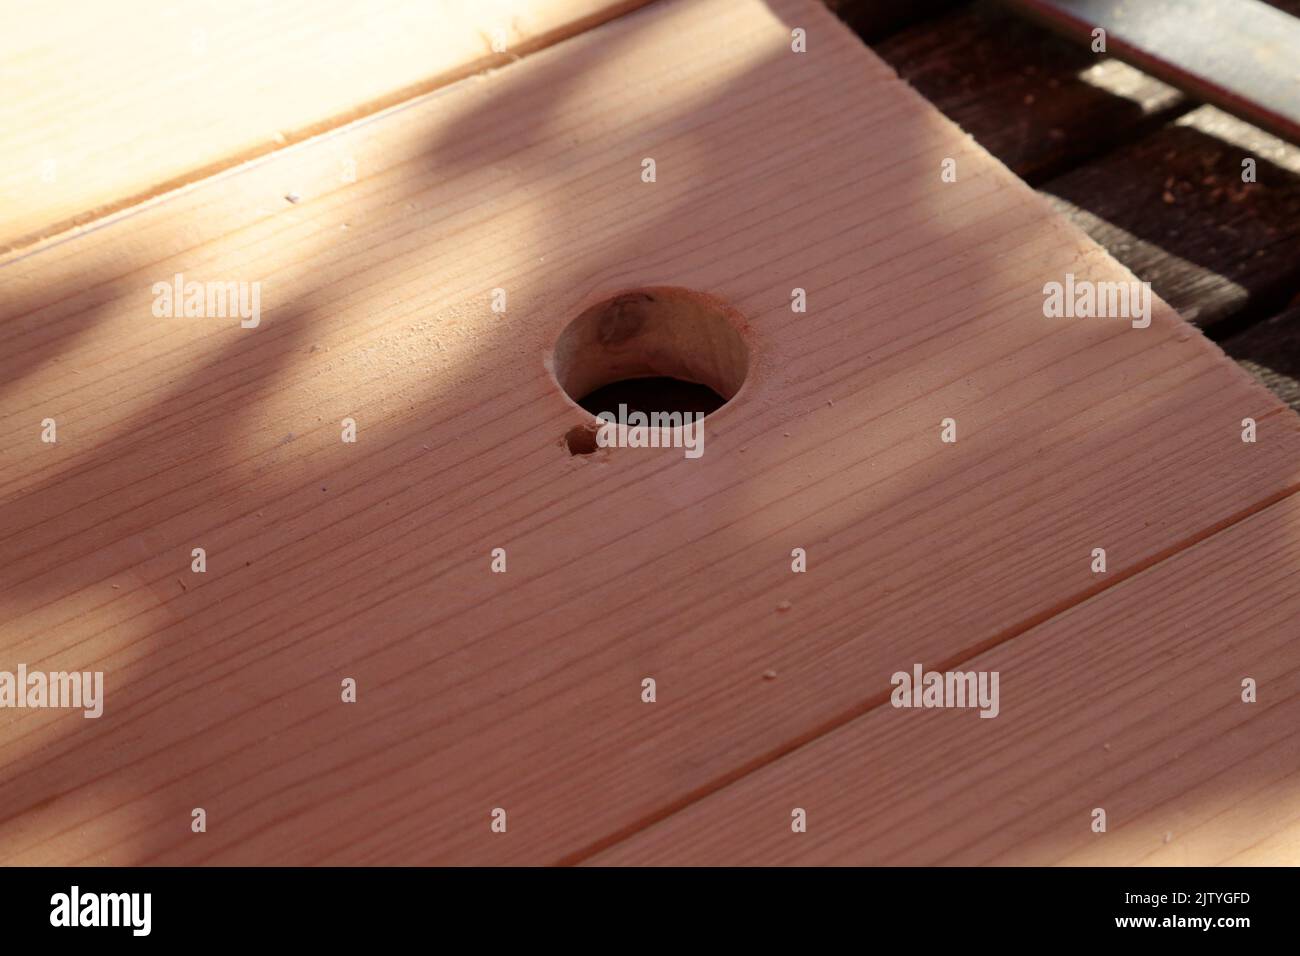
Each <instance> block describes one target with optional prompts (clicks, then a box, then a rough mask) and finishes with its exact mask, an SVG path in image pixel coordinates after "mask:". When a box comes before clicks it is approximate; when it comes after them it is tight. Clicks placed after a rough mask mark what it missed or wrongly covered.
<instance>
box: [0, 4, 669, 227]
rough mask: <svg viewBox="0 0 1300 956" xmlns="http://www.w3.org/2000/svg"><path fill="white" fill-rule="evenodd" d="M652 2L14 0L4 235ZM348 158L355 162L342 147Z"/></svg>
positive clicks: (275, 144)
mask: <svg viewBox="0 0 1300 956" xmlns="http://www.w3.org/2000/svg"><path fill="white" fill-rule="evenodd" d="M644 2H647V0H532V2H525V0H419V2H413V0H371V2H367V3H361V4H358V3H346V2H320V0H311V2H309V0H274V2H271V3H267V2H265V0H222V2H213V0H175V2H169V3H167V4H165V5H164V4H159V3H140V2H128V3H125V4H108V3H98V2H95V0H71V2H62V3H21V2H9V3H5V4H3V6H2V7H0V20H2V21H3V22H4V25H5V26H4V30H3V31H2V32H0V88H3V89H4V90H5V95H4V97H3V98H0V130H3V131H4V143H5V162H4V164H3V167H0V209H3V210H4V216H3V219H2V220H0V251H3V250H6V249H14V248H21V247H23V246H26V245H29V244H31V243H32V242H34V241H35V240H37V239H40V238H41V237H43V236H49V235H54V234H57V233H59V232H61V231H63V230H66V229H68V228H70V227H73V226H76V225H80V224H83V223H86V222H89V221H91V220H93V219H95V218H97V217H99V216H101V215H104V214H105V213H108V212H112V211H113V210H116V209H121V208H124V207H126V206H129V205H131V204H133V203H136V202H139V201H140V200H141V199H144V198H147V197H149V196H153V195H156V194H158V193H160V192H163V191H165V190H168V189H172V188H175V187H177V186H180V185H183V184H185V183H187V182H193V181H195V180H197V179H199V178H202V177H203V176H204V175H207V174H210V173H212V172H214V171H216V170H218V169H222V168H225V167H229V166H231V165H234V164H236V163H239V162H242V161H244V160H247V159H249V158H252V157H254V156H258V155H261V154H264V153H268V152H271V151H273V150H275V149H278V148H280V147H282V146H283V145H285V144H286V143H292V142H296V141H298V140H301V139H305V138H306V137H308V136H311V135H314V134H317V133H319V132H321V131H322V130H325V129H328V128H330V127H332V126H337V125H339V124H341V123H343V122H346V121H348V120H351V119H355V118H356V117H358V116H362V115H365V114H367V113H371V112H374V111H376V110H378V109H381V108H383V107H385V106H388V105H391V104H393V103H397V102H400V101H402V100H405V99H408V98H410V97H411V96H414V95H417V94H419V93H422V92H426V91H428V90H431V89H434V88H435V87H438V86H445V85H446V84H448V83H451V82H453V81H455V80H457V79H460V78H462V77H464V76H467V75H469V74H470V73H474V72H478V71H482V70H485V69H488V68H490V67H494V66H502V65H504V64H506V63H509V62H511V61H512V60H513V59H515V58H517V57H519V56H521V55H524V54H527V53H529V52H531V51H534V50H537V49H540V48H541V47H543V46H547V45H550V44H552V43H555V42H557V41H559V40H561V39H563V38H565V37H567V36H572V35H574V34H576V33H580V32H582V31H583V30H586V29H590V28H591V27H592V26H595V25H596V24H598V23H601V22H603V21H605V20H607V19H610V18H612V17H615V16H618V15H620V14H622V13H625V12H627V11H628V10H631V9H634V8H636V7H638V6H640V5H641V4H642V3H644ZM494 40H499V41H500V42H499V43H498V44H497V47H498V48H500V47H504V49H502V50H500V52H498V49H494V47H493V42H494ZM338 172H339V175H351V174H352V172H351V170H350V169H348V168H346V167H344V166H343V163H342V161H340V164H339V170H338Z"/></svg>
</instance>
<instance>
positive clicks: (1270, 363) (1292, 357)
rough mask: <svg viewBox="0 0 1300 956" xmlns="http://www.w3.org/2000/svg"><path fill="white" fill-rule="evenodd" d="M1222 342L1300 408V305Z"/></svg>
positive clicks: (1278, 392) (1237, 358)
mask: <svg viewBox="0 0 1300 956" xmlns="http://www.w3.org/2000/svg"><path fill="white" fill-rule="evenodd" d="M1221 344H1222V346H1223V350H1224V351H1225V352H1227V353H1228V354H1229V355H1231V356H1232V357H1233V358H1234V359H1236V360H1237V362H1238V363H1240V364H1241V365H1242V366H1243V367H1245V368H1246V369H1247V370H1248V371H1250V372H1251V374H1253V375H1254V376H1255V377H1256V378H1258V379H1259V380H1260V381H1261V382H1263V383H1264V385H1266V386H1267V387H1268V388H1269V389H1271V390H1272V392H1273V394H1275V395H1277V397H1278V398H1280V399H1282V401H1284V402H1286V403H1287V404H1288V405H1290V406H1291V407H1292V408H1294V409H1295V410H1296V411H1298V412H1300V305H1296V306H1293V307H1292V308H1290V309H1288V310H1287V311H1285V312H1282V313H1280V314H1278V315H1275V316H1273V317H1272V318H1270V319H1266V320H1264V321H1263V322H1260V323H1258V324H1256V325H1254V326H1251V327H1250V328H1249V329H1247V330H1246V331H1245V332H1242V333H1240V334H1238V335H1234V336H1233V337H1232V338H1230V339H1228V340H1226V341H1225V342H1222V343H1221Z"/></svg>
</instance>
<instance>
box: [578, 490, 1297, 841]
mask: <svg viewBox="0 0 1300 956" xmlns="http://www.w3.org/2000/svg"><path fill="white" fill-rule="evenodd" d="M1298 566H1300V499H1297V498H1296V497H1294V496H1292V497H1290V498H1287V499H1284V500H1283V501H1280V502H1278V503H1277V504H1275V505H1273V506H1272V507H1270V508H1267V509H1265V510H1264V511H1262V512H1260V513H1259V514H1256V515H1253V516H1252V517H1250V518H1248V519H1247V520H1245V521H1243V522H1241V523H1240V524H1237V525H1234V526H1233V527H1231V528H1229V529H1227V530H1225V531H1223V532H1222V533H1220V534H1217V535H1215V536H1213V537H1211V538H1208V539H1206V540H1205V541H1202V542H1201V543H1200V544H1197V545H1195V546H1193V547H1191V548H1189V549H1187V550H1185V551H1182V552H1180V553H1179V554H1177V555H1175V556H1174V557H1172V558H1170V559H1169V560H1168V561H1165V562H1163V563H1161V564H1159V565H1157V566H1155V567H1153V568H1151V569H1149V570H1147V571H1144V572H1143V573H1141V574H1139V575H1137V576H1136V577H1134V578H1131V579H1130V580H1128V581H1125V582H1123V583H1122V584H1119V585H1117V586H1116V587H1114V588H1111V589H1109V590H1108V591H1106V592H1104V593H1102V594H1099V595H1097V596H1096V597H1094V598H1092V599H1091V600H1089V601H1086V602H1084V603H1083V604H1080V605H1077V606H1075V607H1073V608H1071V609H1069V610H1068V611H1066V612H1064V613H1062V614H1060V615H1058V616H1057V617H1055V618H1053V619H1052V620H1051V621H1049V622H1047V623H1045V624H1042V625H1040V626H1038V627H1036V628H1033V629H1032V630H1030V631H1027V632H1026V633H1024V634H1021V635H1020V636H1019V637H1017V638H1015V639H1014V640H1011V641H1008V642H1007V643H1005V644H1003V645H1001V646H999V647H997V648H995V649H993V650H991V651H989V652H988V653H986V654H981V655H979V656H978V657H975V658H973V659H972V660H970V661H967V662H966V663H965V664H963V667H962V669H963V670H989V671H998V672H999V673H1000V675H1001V690H1002V700H1003V704H1004V706H1003V709H1002V712H1001V714H1000V715H999V716H998V717H997V718H996V719H993V720H981V719H979V718H978V717H977V716H976V714H975V713H973V712H971V711H954V710H923V711H911V710H906V709H895V708H893V707H891V706H889V705H885V706H882V707H879V708H877V709H875V710H873V711H871V712H870V713H869V714H866V715H864V716H862V717H860V718H858V719H857V720H855V721H853V722H851V723H849V724H848V725H846V726H844V727H841V728H840V729H838V730H836V731H834V732H833V733H831V734H828V735H827V736H825V737H822V738H820V739H818V740H816V741H815V742H813V743H812V744H810V745H809V746H807V747H805V748H803V749H802V750H799V751H798V752H796V753H793V754H791V755H789V756H788V757H786V758H784V759H782V760H778V761H776V762H775V763H773V764H771V765H769V766H767V767H764V768H763V769H762V770H760V771H758V772H756V773H753V774H751V775H750V776H748V777H745V778H744V779H743V780H741V781H739V782H737V783H735V784H733V785H732V786H730V787H727V788H726V789H724V790H721V791H719V792H718V793H715V794H713V795H712V796H710V797H708V798H707V799H705V800H702V801H700V802H699V803H697V804H695V805H694V806H692V807H690V808H688V809H686V810H684V811H683V812H681V813H679V814H677V815H675V816H673V817H671V818H670V819H668V820H666V821H664V822H663V823H661V824H658V825H657V826H653V827H650V828H649V829H647V830H645V831H643V832H641V833H638V834H637V835H636V836H634V837H633V838H631V839H630V840H628V841H627V842H625V843H623V844H621V845H619V846H617V847H614V848H613V849H611V850H610V851H608V852H606V853H603V854H601V855H598V856H597V857H595V858H594V859H593V860H592V862H593V863H601V864H613V863H620V864H627V863H638V864H645V863H685V864H701V863H708V864H720V863H729V864H744V863H797V864H863V863H873V864H881V863H888V864H930V865H934V864H966V865H970V864H1001V865H1006V864H1038V865H1042V864H1058V863H1065V864H1112V865H1114V864H1163V865H1217V864H1224V863H1236V864H1242V863H1272V864H1278V863H1294V862H1295V861H1296V838H1297V834H1300V738H1297V735H1296V733H1295V728H1296V726H1297V723H1298V722H1300V643H1297V642H1296V639H1295V627H1296V621H1297V620H1300V575H1297V574H1296V568H1297V567H1298ZM1245 677H1252V678H1254V679H1255V681H1256V682H1257V685H1258V694H1259V696H1258V701H1257V702H1256V703H1254V704H1246V703H1243V702H1242V700H1241V693H1242V685H1241V682H1242V679H1243V678H1245ZM1011 701H1014V703H1013V704H1012V703H1008V702H1011ZM792 807H802V808H804V809H805V810H806V811H807V814H808V830H807V832H806V833H802V834H795V833H792V832H791V829H790V819H791V818H790V813H791V808H792ZM1098 807H1100V808H1102V809H1104V810H1105V811H1106V814H1107V832H1105V833H1094V832H1092V829H1091V825H1092V811H1093V809H1094V808H1098Z"/></svg>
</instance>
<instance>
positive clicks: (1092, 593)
mask: <svg viewBox="0 0 1300 956" xmlns="http://www.w3.org/2000/svg"><path fill="white" fill-rule="evenodd" d="M1285 411H1289V409H1287V408H1286V407H1285V406H1283V407H1280V408H1278V409H1275V410H1274V411H1273V412H1269V413H1268V415H1267V416H1261V419H1262V418H1264V417H1270V416H1272V415H1274V414H1276V413H1278V412H1285ZM1297 492H1300V482H1296V483H1295V484H1292V485H1289V486H1287V487H1286V488H1284V489H1283V490H1281V491H1278V492H1276V493H1274V494H1272V495H1269V496H1268V497H1266V498H1264V499H1262V500H1261V501H1258V502H1256V503H1255V504H1253V505H1250V506H1248V507H1247V508H1245V509H1243V510H1242V511H1239V512H1237V513H1236V514H1234V515H1232V516H1230V517H1228V518H1225V519H1223V520H1221V521H1219V522H1217V523H1216V524H1214V525H1211V526H1210V527H1209V528H1206V529H1204V530H1202V531H1198V532H1196V533H1195V534H1193V535H1190V536H1189V537H1187V538H1186V539H1184V540H1183V541H1181V542H1179V543H1176V544H1173V545H1170V546H1169V547H1167V548H1165V549H1163V550H1161V551H1158V552H1156V553H1155V554H1153V555H1151V556H1150V557H1149V558H1147V559H1145V560H1143V561H1139V562H1137V563H1136V564H1134V565H1133V566H1132V567H1131V568H1128V569H1126V570H1124V571H1120V572H1118V573H1116V574H1114V575H1108V577H1107V580H1106V581H1105V582H1104V583H1099V584H1098V585H1096V586H1095V587H1092V588H1089V589H1087V590H1086V591H1083V592H1082V593H1081V594H1079V595H1078V596H1076V597H1075V598H1073V599H1067V600H1065V601H1062V602H1061V603H1059V604H1057V605H1056V606H1054V607H1051V608H1048V609H1046V610H1043V611H1040V612H1039V613H1037V614H1034V615H1031V616H1030V617H1028V618H1027V619H1025V620H1024V621H1022V622H1021V623H1019V624H1016V625H1013V626H1012V627H1009V628H1006V629H1005V630H1003V631H1002V632H1001V633H999V634H995V635H993V636H992V637H990V638H988V639H987V640H984V641H981V642H980V643H979V644H976V645H975V646H974V647H971V648H968V649H966V650H964V651H962V652H961V653H959V654H955V655H953V656H952V657H949V658H946V659H945V660H942V661H940V662H939V663H938V664H936V665H934V667H933V669H934V670H938V671H949V670H954V669H955V668H957V667H959V666H960V665H961V664H964V663H965V662H966V661H969V660H971V659H972V658H975V657H979V656H980V655H981V654H985V653H987V652H988V651H991V650H993V649H994V648H996V647H998V646H1000V645H1002V644H1006V643H1009V642H1010V641H1013V640H1015V639H1016V638H1017V637H1020V636H1021V635H1022V634H1025V633H1026V632H1028V631H1031V630H1033V629H1034V628H1036V627H1038V626H1040V625H1042V624H1045V623H1047V622H1048V621H1049V620H1051V619H1052V618H1054V617H1057V616H1059V615H1061V614H1064V613H1065V612H1066V611H1069V610H1071V609H1072V608H1074V607H1077V606H1078V605H1080V604H1083V603H1084V602H1085V601H1088V600H1091V599H1092V598H1094V597H1096V596H1097V595H1099V594H1102V593H1104V592H1106V591H1109V590H1110V589H1111V588H1113V587H1116V586H1117V585H1120V584H1123V583H1124V582H1125V581H1128V580H1129V579H1131V578H1134V577H1136V576H1138V575H1139V574H1142V573H1143V572H1145V571H1147V570H1150V569H1151V568H1153V567H1155V566H1156V565H1158V564H1163V563H1164V562H1165V561H1168V560H1169V559H1170V558H1173V557H1176V556H1177V555H1179V554H1182V553H1183V552H1184V551H1189V550H1191V549H1192V548H1194V547H1196V546H1197V545H1199V544H1201V543H1202V542H1204V541H1206V540H1207V539H1209V538H1212V537H1214V536H1215V535H1218V534H1220V533H1222V532H1224V531H1226V530H1228V529H1229V528H1231V527H1233V526H1235V525H1237V524H1240V523H1241V522H1243V521H1245V520H1246V519H1248V518H1251V517H1253V516H1254V515H1256V514H1258V513H1259V512H1261V511H1264V510H1265V509H1267V508H1271V507H1273V505H1275V504H1277V503H1278V502H1280V501H1283V500H1285V499H1286V498H1289V497H1291V496H1292V495H1294V494H1296V493H1297ZM890 696H891V692H890V691H883V692H881V693H879V694H875V695H873V696H871V697H868V698H867V699H866V700H864V701H862V702H861V703H859V704H857V705H855V706H854V707H851V708H850V709H848V710H847V711H845V712H844V713H842V714H840V715H838V716H836V717H832V718H830V719H829V720H826V721H824V722H823V723H822V724H821V725H820V726H817V727H814V728H812V729H810V730H807V731H805V732H803V733H801V734H799V735H797V736H795V737H793V738H792V739H790V740H789V741H787V742H786V743H784V744H782V745H781V746H779V747H777V748H775V749H773V750H772V751H770V752H769V753H767V754H765V755H763V756H760V757H756V758H755V759H753V760H750V761H748V762H747V763H745V764H742V765H741V766H739V767H737V768H735V769H734V770H731V771H729V772H727V773H724V774H722V775H721V776H720V777H718V778H717V779H716V780H714V781H712V782H711V783H709V784H706V785H705V786H702V787H699V788H697V789H696V790H694V791H693V792H691V793H689V794H687V795H686V796H684V797H681V798H680V799H678V800H674V801H673V802H672V803H670V804H669V805H668V806H666V807H664V808H663V809H661V810H658V811H656V812H655V813H652V814H648V815H646V816H645V817H644V818H643V819H641V820H639V821H637V822H635V823H632V824H629V825H628V826H626V827H623V828H621V829H620V830H617V831H615V832H614V833H612V834H610V835H609V836H606V837H603V838H601V839H599V840H596V841H594V842H592V843H590V844H588V845H587V846H585V847H583V848H581V849H579V850H575V851H574V852H572V853H569V854H566V855H565V856H563V857H561V858H560V859H559V860H558V861H557V862H556V864H555V865H556V866H577V865H579V864H581V863H583V862H584V861H585V860H588V859H590V858H591V857H593V856H596V855H597V854H599V853H603V852H604V851H606V850H608V849H610V848H611V847H613V846H616V845H618V844H619V843H623V842H625V841H627V840H628V839H630V838H632V837H633V836H635V835H636V834H638V833H640V832H641V831H643V830H647V829H649V828H650V827H652V826H654V825H655V824H658V823H662V822H663V821H664V820H667V819H668V818H669V817H672V816H675V815H676V814H678V813H680V812H681V811H683V810H685V809H687V808H688V807H690V806H691V805H692V804H695V803H698V802H699V801H701V800H703V799H705V798H706V797H711V796H713V795H714V794H715V793H718V792H719V791H721V790H724V789H726V788H727V787H730V786H731V785H732V784H734V783H738V782H739V781H741V780H742V779H744V778H745V777H748V776H749V775H750V774H753V773H755V772H756V771H758V770H761V769H763V768H764V767H766V766H768V765H769V764H774V763H776V762H777V761H779V760H783V759H785V758H786V757H788V756H790V755H791V754H793V753H795V752H796V751H798V750H801V749H803V748H804V747H806V746H808V745H809V744H812V743H814V742H815V741H817V740H819V739H820V738H822V737H825V736H826V735H828V734H830V733H831V732H833V731H836V730H839V729H840V728H841V727H844V726H845V725H847V724H850V723H852V722H853V721H855V720H857V719H858V718H860V717H865V716H866V715H867V714H868V713H870V712H871V711H873V710H875V709H876V708H878V707H883V706H885V705H886V704H887V703H889V699H890Z"/></svg>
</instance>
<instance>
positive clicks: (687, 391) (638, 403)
mask: <svg viewBox="0 0 1300 956" xmlns="http://www.w3.org/2000/svg"><path fill="white" fill-rule="evenodd" d="M726 401H727V400H726V399H725V398H723V397H722V396H721V395H719V394H718V393H717V392H715V391H714V390H713V389H711V388H709V386H707V385H699V384H697V383H695V382H683V381H682V380H681V379H679V378H669V377H668V376H666V375H660V376H655V377H653V378H629V379H624V380H623V381H621V382H610V383H609V384H608V385H602V386H601V387H600V388H598V389H596V390H595V391H594V392H592V393H591V394H589V395H588V396H587V397H586V398H584V399H582V401H580V402H578V404H579V405H581V406H582V407H583V408H585V409H586V410H587V411H589V412H591V414H593V415H598V414H600V413H601V412H612V413H613V414H615V415H617V414H618V406H619V405H620V404H623V405H626V406H627V410H628V412H629V413H631V412H645V413H646V414H649V413H651V412H703V413H704V414H705V415H707V414H709V412H714V411H717V410H718V409H719V408H721V407H722V406H723V405H724V404H726Z"/></svg>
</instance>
